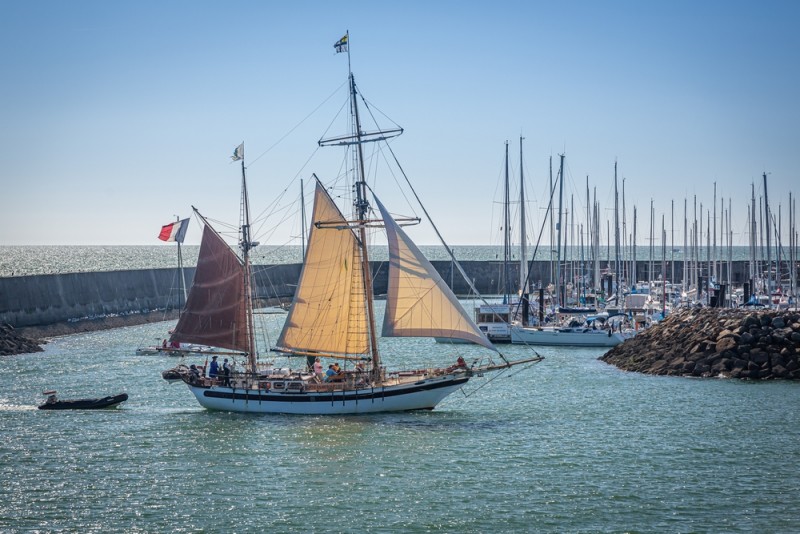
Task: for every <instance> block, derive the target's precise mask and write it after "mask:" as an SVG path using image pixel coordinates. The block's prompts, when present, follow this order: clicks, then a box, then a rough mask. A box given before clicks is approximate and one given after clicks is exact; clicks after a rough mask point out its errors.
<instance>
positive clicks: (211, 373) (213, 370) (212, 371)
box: [208, 356, 219, 378]
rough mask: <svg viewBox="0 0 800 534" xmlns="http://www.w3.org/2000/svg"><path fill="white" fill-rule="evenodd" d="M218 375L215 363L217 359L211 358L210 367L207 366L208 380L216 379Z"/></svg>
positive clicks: (217, 365)
mask: <svg viewBox="0 0 800 534" xmlns="http://www.w3.org/2000/svg"><path fill="white" fill-rule="evenodd" d="M218 374H219V364H218V363H217V357H216V356H212V357H211V365H209V366H208V376H209V378H217V375H218Z"/></svg>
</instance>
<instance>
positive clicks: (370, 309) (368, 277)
mask: <svg viewBox="0 0 800 534" xmlns="http://www.w3.org/2000/svg"><path fill="white" fill-rule="evenodd" d="M349 42H350V39H349V33H348V47H347V63H348V67H349V65H350V47H349ZM350 106H351V112H352V114H353V120H354V124H355V130H356V131H355V138H356V150H357V153H358V168H357V173H358V174H357V175H356V182H355V190H356V201H355V209H356V219H357V224H358V238H359V245H360V248H361V272H362V276H363V278H364V293H365V295H364V298H365V301H366V305H367V329H368V330H369V345H370V353H371V355H372V377H373V379H374V380H376V379H378V377H379V376H380V363H381V362H380V354H379V353H378V339H377V336H376V335H375V309H374V308H375V306H374V302H373V295H372V271H371V270H370V266H369V252H368V250H367V230H366V224H367V218H368V217H367V215H368V212H369V202H368V201H367V179H366V174H365V172H364V151H363V147H362V144H363V141H362V137H363V133H362V131H361V119H360V117H359V115H358V103H357V100H356V80H355V77H354V76H353V72H352V71H350Z"/></svg>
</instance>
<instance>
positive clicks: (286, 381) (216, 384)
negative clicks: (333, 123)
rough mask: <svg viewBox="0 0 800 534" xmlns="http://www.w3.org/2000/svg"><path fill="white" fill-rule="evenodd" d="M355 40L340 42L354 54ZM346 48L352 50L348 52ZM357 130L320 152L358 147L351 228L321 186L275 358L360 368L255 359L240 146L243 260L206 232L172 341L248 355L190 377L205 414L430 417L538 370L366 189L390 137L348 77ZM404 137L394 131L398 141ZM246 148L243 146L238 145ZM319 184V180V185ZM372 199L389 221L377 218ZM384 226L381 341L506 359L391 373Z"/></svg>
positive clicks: (185, 376)
mask: <svg viewBox="0 0 800 534" xmlns="http://www.w3.org/2000/svg"><path fill="white" fill-rule="evenodd" d="M347 40H348V36H345V37H343V38H342V40H340V41H339V42H337V45H336V46H337V47H339V48H337V50H338V49H340V48H344V50H341V51H347V52H348V55H349V50H348V49H347V48H348V47H347V46H346V45H347ZM342 43H344V45H345V46H344V47H342ZM349 91H350V94H349V99H350V104H351V115H352V124H353V126H354V132H353V134H352V135H349V136H342V137H338V138H334V139H330V140H326V141H320V144H321V145H324V144H336V145H344V146H352V145H354V146H355V149H356V153H357V160H356V165H355V172H356V176H355V184H354V191H355V193H356V199H355V202H354V204H355V206H354V207H355V218H354V220H352V221H351V220H347V219H346V218H345V216H344V215H343V214H342V212H341V211H340V210H339V208H338V207H337V205H336V204H335V203H334V201H333V199H332V198H331V196H330V195H329V194H328V192H327V190H326V189H325V187H324V186H323V185H322V183H321V182H320V181H319V180H318V179H317V180H316V187H315V191H314V208H313V214H312V221H311V231H310V233H309V237H308V246H307V249H306V254H305V259H304V263H303V269H302V272H301V275H300V280H299V282H298V287H297V290H296V292H295V295H294V299H293V302H292V306H291V309H290V311H289V315H288V316H287V319H286V322H285V324H284V327H283V330H282V332H281V334H280V336H279V338H278V340H277V343H276V346H275V347H274V348H273V350H274V351H277V352H280V353H282V354H284V355H286V356H288V357H297V358H301V359H302V360H306V359H312V360H317V359H322V358H324V359H325V360H326V361H327V360H332V361H336V362H337V365H338V361H343V363H344V366H348V365H351V364H354V365H353V368H352V370H342V371H340V372H338V373H335V372H333V373H330V376H326V377H325V378H323V377H322V376H321V373H318V372H314V371H315V370H314V369H313V367H312V368H308V367H304V368H303V369H302V370H291V369H275V368H272V367H270V366H269V365H266V366H265V365H263V364H260V363H259V362H258V359H257V353H256V344H255V339H254V335H253V334H254V328H253V308H252V299H251V293H252V289H251V287H252V286H251V284H250V281H249V275H250V264H249V258H248V252H249V251H250V250H251V249H252V248H253V247H254V246H256V244H257V243H254V242H252V241H251V236H250V221H249V204H248V197H247V182H246V178H245V166H244V159H243V158H244V155H243V150H242V154H241V159H242V205H243V207H244V209H243V210H242V224H241V227H240V236H239V244H240V248H241V253H242V254H241V257H240V256H239V255H237V254H236V253H235V252H234V251H233V250H232V249H231V248H230V247H228V245H227V244H225V242H224V241H223V240H222V238H221V237H220V235H219V234H218V233H217V232H216V231H215V230H214V229H213V228H212V227H211V225H210V224H209V223H208V221H207V220H206V219H205V218H203V217H202V216H200V214H199V212H197V210H195V212H196V213H197V214H198V216H200V218H201V219H202V222H203V223H204V225H205V228H204V231H203V238H202V242H201V245H200V253H199V258H198V263H197V270H196V274H195V281H194V284H193V286H192V288H191V290H190V292H189V297H188V300H187V304H186V309H185V311H184V313H183V314H182V316H181V319H180V320H179V322H178V325H177V326H176V328H175V333H174V334H173V336H172V339H174V340H178V341H181V342H191V343H201V344H206V345H212V346H215V347H221V348H223V349H229V350H231V351H234V352H236V353H241V354H243V355H245V356H246V365H245V369H244V371H243V372H238V373H233V374H232V375H231V376H225V377H224V378H222V379H219V378H205V377H203V376H201V375H200V374H199V373H183V374H182V375H181V377H182V379H183V381H184V382H185V383H186V384H187V386H188V388H189V390H190V391H191V392H192V393H193V394H194V396H195V397H196V399H197V401H198V402H199V403H200V404H201V405H202V406H204V407H205V408H208V409H212V410H227V411H235V412H252V413H290V414H320V415H324V414H360V413H374V412H391V411H408V410H420V409H428V410H431V409H433V408H434V407H435V406H436V405H437V404H438V403H439V402H440V401H441V400H442V399H444V398H445V397H447V396H448V395H449V394H451V393H453V392H454V391H457V390H458V389H460V388H461V387H463V386H464V385H465V384H466V383H467V382H468V381H469V380H470V379H471V378H472V377H474V376H476V375H481V374H483V373H484V372H488V371H499V370H504V369H508V368H510V367H512V366H514V365H519V364H524V363H534V362H538V361H540V360H541V359H542V358H541V357H540V356H539V355H538V354H537V355H536V356H535V357H530V358H526V359H522V360H516V361H509V360H508V359H506V358H505V357H504V356H503V355H502V354H501V353H499V351H497V349H496V348H495V347H494V345H493V344H492V343H491V342H490V341H489V340H488V339H487V338H486V336H485V335H484V334H483V333H482V332H481V331H480V330H479V329H478V327H477V326H476V325H475V323H474V322H473V321H472V320H471V319H470V318H469V316H468V315H467V314H466V312H465V310H464V309H463V308H462V307H461V305H460V304H459V302H458V300H457V299H456V297H455V295H454V294H453V293H452V291H451V290H450V289H449V287H448V286H447V284H446V283H445V282H444V280H442V278H441V277H440V276H439V274H438V273H437V272H436V270H435V269H434V268H433V266H432V265H431V264H430V262H429V261H428V260H427V259H426V258H425V257H424V256H423V254H422V253H421V252H420V250H419V249H418V248H417V246H416V245H415V244H414V243H413V242H412V241H411V239H410V238H409V237H408V235H407V234H406V233H405V232H404V231H403V230H402V229H401V227H400V225H399V224H398V222H397V221H396V220H395V219H394V218H393V217H392V216H391V215H390V213H389V211H388V210H387V209H386V208H385V207H384V205H383V204H382V203H381V201H380V200H379V199H378V197H377V196H375V194H374V192H372V191H371V189H370V188H369V187H368V186H367V184H366V179H365V176H364V157H363V153H362V145H363V144H364V143H367V142H372V141H380V140H384V139H386V138H387V137H388V136H389V135H391V134H392V132H388V131H383V132H376V133H372V134H370V133H366V132H364V131H362V129H361V124H360V118H359V115H358V105H357V100H356V96H357V91H356V84H355V79H354V77H353V74H352V72H350V74H349ZM400 131H402V130H399V129H398V130H395V131H394V133H395V135H397V134H399V132H400ZM237 150H238V149H237ZM315 178H316V177H315ZM368 190H369V192H371V193H372V197H373V199H374V203H375V205H376V206H377V208H378V211H379V213H380V216H381V220H380V221H378V220H374V219H371V218H370V216H369V214H370V212H371V209H370V208H371V206H370V202H369V200H368V197H367V193H368ZM378 223H382V225H383V226H384V227H385V229H386V234H387V238H388V244H389V258H390V259H389V287H388V292H387V296H386V313H385V316H384V323H383V330H382V334H383V336H386V337H436V336H442V337H453V338H460V339H464V340H467V341H471V342H472V343H475V344H478V345H481V346H483V347H485V348H486V349H488V350H489V351H492V354H493V355H494V354H496V355H498V356H499V358H500V359H501V360H502V361H500V362H495V361H494V360H493V359H492V358H491V357H488V358H487V363H484V364H481V365H479V364H478V362H477V361H475V362H472V364H471V365H470V364H467V362H466V361H465V360H464V359H463V358H459V361H458V362H457V363H456V364H455V365H451V366H449V367H438V368H424V369H409V370H402V371H390V370H389V369H388V368H387V367H386V366H385V365H384V362H383V357H382V356H383V355H382V354H381V352H380V350H379V345H378V334H377V328H376V324H375V323H376V322H375V311H374V305H373V304H374V303H373V288H372V276H371V271H370V264H369V253H368V248H367V246H366V244H367V231H366V230H367V228H368V227H369V228H372V227H375V226H376V225H377V224H378Z"/></svg>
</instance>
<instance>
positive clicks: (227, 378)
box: [222, 358, 231, 387]
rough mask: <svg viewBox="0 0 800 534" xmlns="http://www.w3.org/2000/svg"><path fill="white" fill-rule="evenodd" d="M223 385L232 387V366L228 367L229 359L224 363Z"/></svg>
mask: <svg viewBox="0 0 800 534" xmlns="http://www.w3.org/2000/svg"><path fill="white" fill-rule="evenodd" d="M222 385H223V386H227V387H230V385H231V366H230V365H228V358H225V361H224V362H222Z"/></svg>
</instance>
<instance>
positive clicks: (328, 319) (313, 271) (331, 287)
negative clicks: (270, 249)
mask: <svg viewBox="0 0 800 534" xmlns="http://www.w3.org/2000/svg"><path fill="white" fill-rule="evenodd" d="M312 221H313V224H312V226H311V233H310V235H309V237H308V248H307V250H306V257H305V262H304V263H303V272H302V273H301V274H300V282H299V283H298V285H297V290H296V291H295V295H294V300H293V301H292V307H291V310H290V311H289V316H288V317H287V318H286V323H285V324H284V327H283V331H282V332H281V335H280V338H278V342H277V348H278V349H279V350H284V351H292V352H301V353H302V352H312V351H313V352H321V353H329V354H341V355H353V354H366V353H367V352H368V351H369V338H368V331H367V321H366V311H365V298H366V296H365V290H364V282H363V279H362V276H361V267H360V263H359V262H360V260H359V250H358V242H357V240H356V236H355V234H354V233H353V231H352V229H351V228H350V227H349V225H348V223H347V221H346V220H345V218H344V216H343V215H342V213H341V212H340V211H339V208H337V207H336V204H334V202H333V200H332V199H331V197H330V195H328V193H327V191H325V189H324V188H323V187H322V185H321V184H320V183H319V182H317V186H316V190H315V192H314V212H313V215H312Z"/></svg>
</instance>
